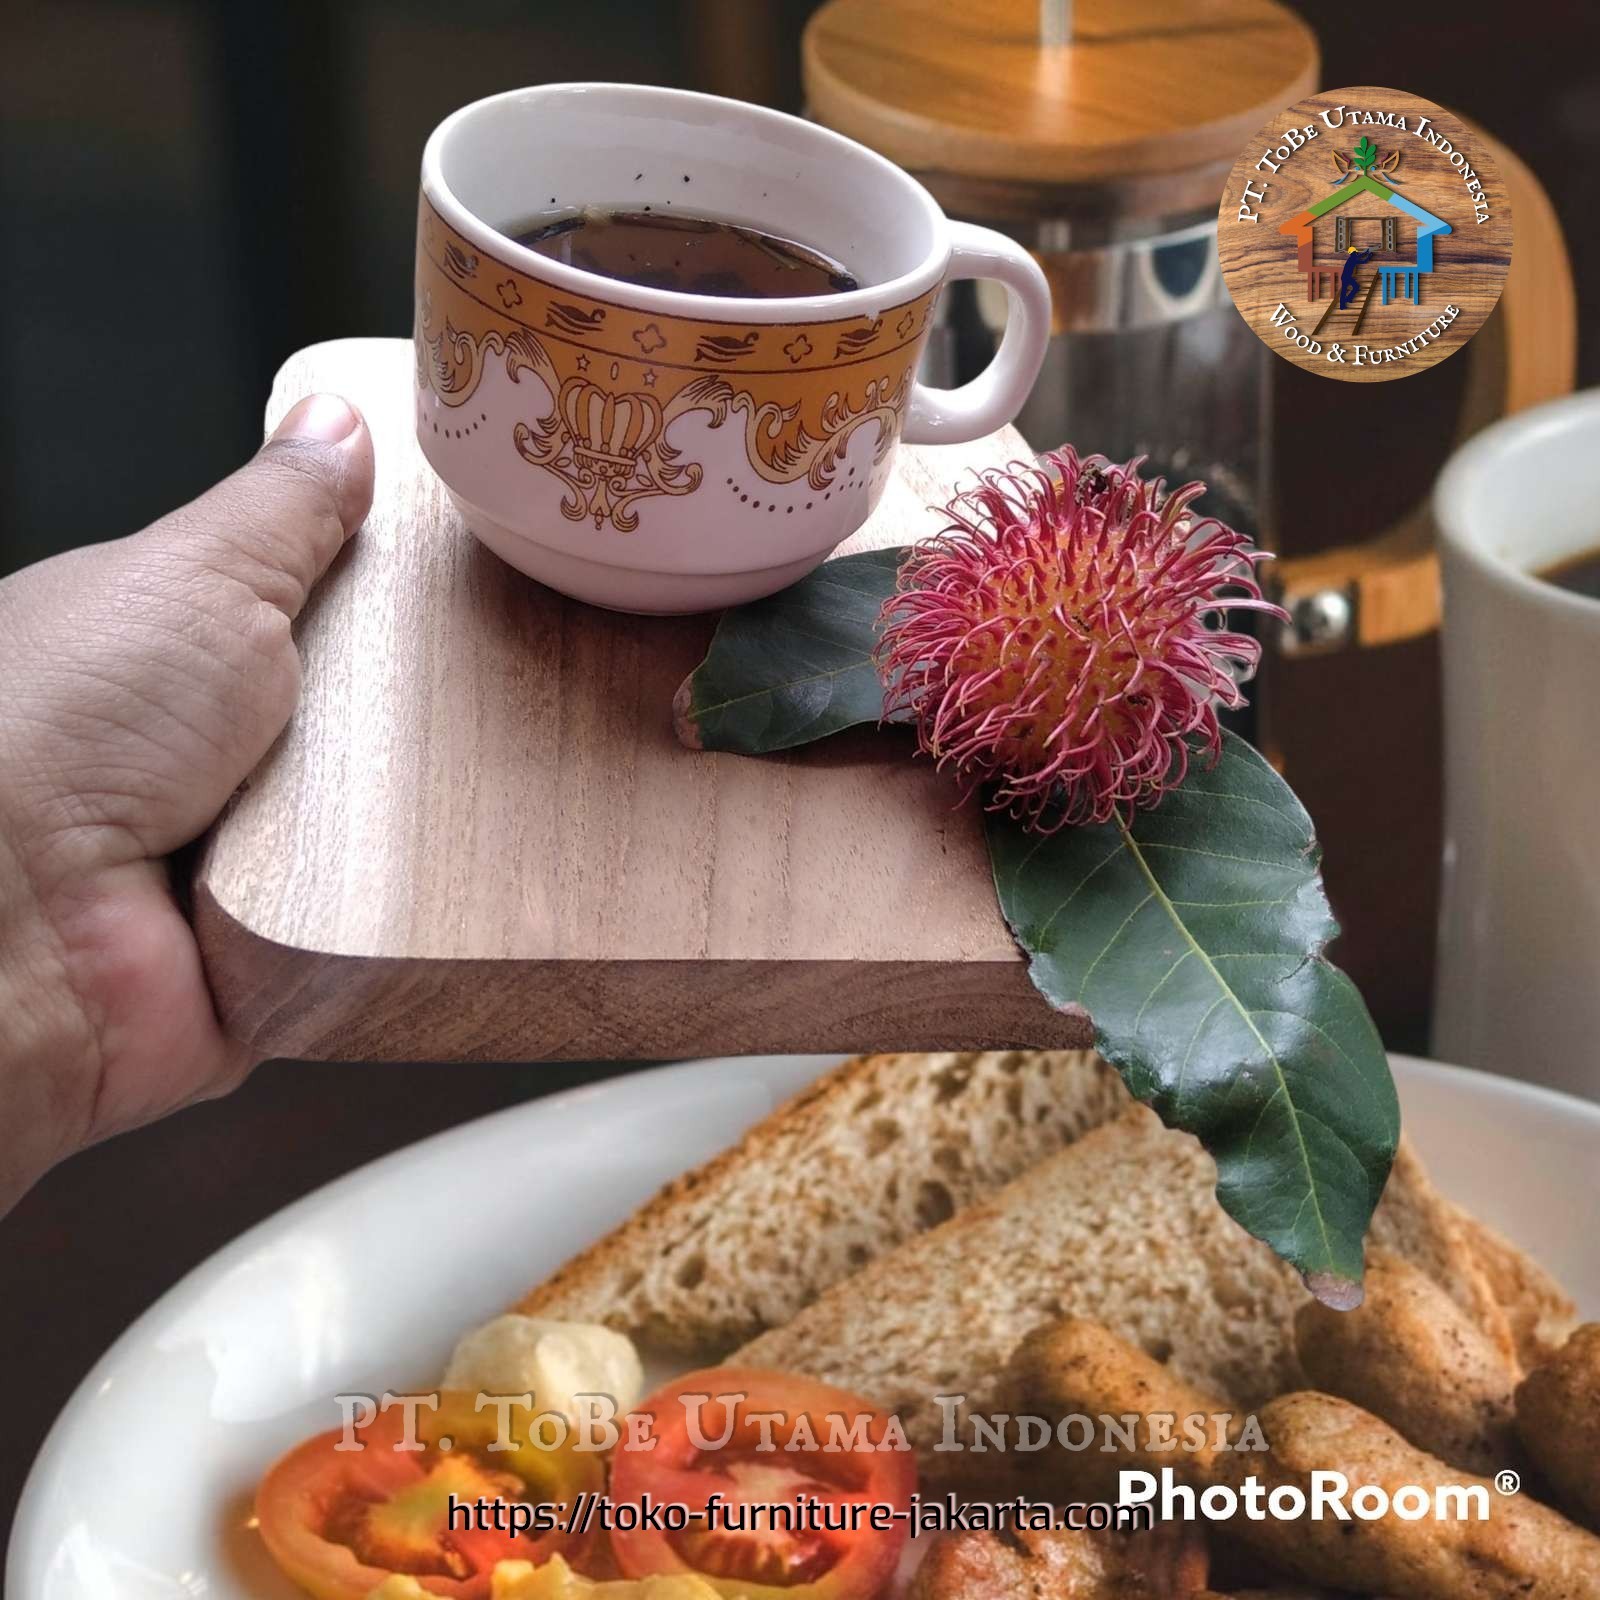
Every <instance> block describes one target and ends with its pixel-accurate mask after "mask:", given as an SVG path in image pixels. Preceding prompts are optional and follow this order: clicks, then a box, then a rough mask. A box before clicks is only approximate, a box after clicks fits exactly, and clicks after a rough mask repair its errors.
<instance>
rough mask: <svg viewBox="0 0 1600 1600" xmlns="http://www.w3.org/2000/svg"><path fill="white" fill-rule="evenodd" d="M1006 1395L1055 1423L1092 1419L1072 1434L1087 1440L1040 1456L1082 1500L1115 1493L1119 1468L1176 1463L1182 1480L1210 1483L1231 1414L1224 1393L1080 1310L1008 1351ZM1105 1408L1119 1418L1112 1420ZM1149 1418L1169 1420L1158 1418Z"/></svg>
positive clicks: (1022, 1409)
mask: <svg viewBox="0 0 1600 1600" xmlns="http://www.w3.org/2000/svg"><path fill="white" fill-rule="evenodd" d="M1009 1394H1010V1397H1011V1403H1012V1406H1013V1408H1014V1410H1015V1411H1016V1412H1017V1413H1018V1414H1021V1415H1026V1416H1037V1417H1044V1418H1045V1419H1046V1420H1047V1421H1049V1422H1050V1423H1051V1424H1052V1425H1054V1424H1055V1423H1057V1422H1058V1421H1059V1420H1060V1419H1061V1418H1063V1417H1083V1418H1086V1419H1089V1421H1088V1423H1087V1424H1086V1425H1085V1426H1084V1428H1083V1429H1082V1430H1078V1431H1074V1432H1073V1433H1072V1435H1071V1439H1070V1444H1071V1446H1074V1447H1075V1446H1076V1445H1077V1443H1078V1441H1079V1439H1080V1438H1082V1439H1084V1440H1086V1445H1085V1448H1082V1449H1078V1448H1073V1447H1066V1446H1062V1445H1060V1444H1059V1443H1058V1444H1057V1445H1056V1446H1054V1447H1052V1449H1051V1451H1050V1452H1049V1456H1048V1459H1047V1460H1046V1459H1044V1458H1041V1459H1040V1461H1039V1470H1040V1471H1041V1472H1048V1473H1049V1475H1050V1478H1051V1481H1052V1486H1053V1487H1054V1488H1056V1489H1058V1490H1061V1491H1065V1492H1069V1493H1071V1494H1074V1495H1077V1496H1078V1497H1080V1498H1082V1499H1085V1500H1096V1499H1103V1500H1115V1499H1116V1498H1117V1483H1118V1477H1117V1475H1118V1474H1119V1473H1120V1472H1123V1471H1131V1470H1143V1471H1147V1472H1149V1471H1156V1472H1159V1471H1160V1469H1161V1468H1162V1467H1171V1468H1172V1469H1173V1472H1174V1473H1175V1474H1176V1476H1177V1477H1178V1479H1179V1480H1180V1481H1182V1482H1185V1483H1208V1482H1210V1480H1211V1471H1212V1466H1213V1463H1214V1461H1215V1458H1216V1443H1217V1439H1218V1437H1219V1436H1222V1437H1225V1436H1226V1430H1227V1427H1228V1422H1229V1420H1230V1418H1231V1408H1230V1407H1229V1406H1228V1404H1227V1402H1226V1401H1223V1400H1219V1399H1218V1398H1217V1397H1216V1396H1215V1395H1210V1394H1207V1393H1206V1392H1205V1391H1204V1390H1202V1389H1198V1388H1196V1387H1195V1386H1194V1385H1193V1384H1191V1383H1189V1382H1187V1381H1186V1380H1185V1379H1183V1378H1180V1377H1179V1376H1178V1375H1177V1373H1175V1372H1173V1371H1172V1370H1171V1368H1169V1367H1165V1366H1163V1365H1162V1364H1161V1363H1160V1362H1159V1361H1157V1360H1156V1359H1155V1358H1154V1357H1153V1356H1148V1355H1146V1354H1145V1353H1144V1351H1142V1350H1140V1349H1137V1348H1136V1347H1135V1346H1133V1345H1131V1344H1128V1343H1127V1342H1126V1341H1125V1340H1122V1339H1119V1338H1118V1337H1117V1336H1116V1335H1115V1334H1114V1333H1112V1332H1111V1331H1110V1330H1109V1329H1107V1328H1104V1327H1102V1326H1101V1325H1100V1324H1099V1323H1098V1322H1091V1321H1089V1320H1088V1319H1087V1318H1084V1317H1068V1318H1066V1319H1065V1320H1064V1321H1062V1322H1058V1323H1054V1324H1052V1325H1051V1326H1050V1327H1047V1328H1042V1329H1040V1330H1039V1331H1038V1332H1037V1333H1035V1334H1032V1335H1031V1336H1030V1337H1028V1338H1027V1339H1025V1340H1024V1341H1023V1342H1022V1344H1021V1345H1020V1346H1019V1347H1018V1349H1017V1352H1016V1354H1015V1355H1014V1356H1012V1358H1011V1368H1010V1382H1009ZM1106 1417H1110V1418H1114V1419H1117V1422H1116V1423H1114V1424H1113V1425H1112V1426H1110V1427H1109V1428H1108V1427H1107V1426H1106V1425H1105V1423H1104V1422H1103V1421H1102V1419H1103V1418H1106ZM1151 1417H1159V1418H1161V1419H1164V1420H1163V1422H1162V1423H1160V1424H1157V1425H1156V1426H1154V1427H1152V1425H1151V1423H1150V1421H1149V1419H1150V1418H1151ZM1129 1418H1133V1419H1137V1420H1136V1421H1133V1422H1129V1421H1127V1420H1126V1419H1129ZM1165 1419H1171V1421H1170V1424H1169V1423H1167V1422H1166V1421H1165ZM1190 1419H1198V1420H1193V1421H1191V1420H1190ZM1219 1419H1220V1420H1219ZM1186 1425H1187V1426H1186ZM1169 1441H1170V1442H1169Z"/></svg>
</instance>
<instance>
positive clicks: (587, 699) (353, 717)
mask: <svg viewBox="0 0 1600 1600" xmlns="http://www.w3.org/2000/svg"><path fill="white" fill-rule="evenodd" d="M411 361H412V357H411V349H410V346H409V344H407V343H406V342H404V341H402V340H398V339H362V340H347V341H341V342H339V343H335V344H325V345H319V346H316V347H314V348H312V349H308V350H304V351H301V352H300V353H299V354H298V355H296V356H295V357H294V358H293V359H292V360H290V361H289V362H288V363H287V364H286V365H285V367H284V368H283V370H282V372H281V373H279V375H278V381H277V383H276V385H275V387H274V390H273V394H272V398H271V402H270V404H269V406H268V411H267V425H268V427H269V428H270V427H271V426H273V425H274V424H275V423H276V422H277V420H278V419H279V418H280V417H281V416H282V415H283V413H284V412H285V411H287V410H288V408H289V407H290V406H291V405H292V404H293V403H294V402H295V401H296V400H297V399H299V398H300V397H301V396H302V395H305V394H308V393H311V392H313V391H315V390H322V389H331V390H336V391H338V392H339V393H342V394H344V395H346V396H348V397H349V398H350V399H351V400H353V401H354V402H355V403H356V404H358V405H359V406H360V407H361V408H362V410H363V411H364V412H365V414H366V416H367V419H368V421H369V422H370V424H371V426H372V431H373V434H374V437H375V441H376V445H377V458H378V485H377V495H376V498H375V500H374V503H373V508H372V514H371V516H370V517H369V518H368V520H367V523H366V525H365V527H364V528H363V529H362V530H361V531H360V533H358V534H357V535H356V537H355V538H354V539H352V540H351V542H350V544H349V546H348V547H347V549H346V550H345V551H344V553H343V554H342V555H341V557H340V558H339V560H338V562H337V563H336V564H335V566H334V568H333V570H332V571H331V572H330V573H329V575H328V577H327V578H326V579H325V580H324V582H323V583H322V584H321V586H320V587H319V588H318V590H317V592H316V594H315V596H314V598H313V599H312V601H311V604H310V605H309V606H308V607H307V609H306V611H305V613H304V614H303V616H302V618H301V621H300V623H299V625H298V637H299V643H300V649H301V654H302V657H303V660H304V664H305V688H304V693H303V696H302V699H301V702H300V706H299V709H298V711H297V712H296V714H295V716H294V719H293V721H292V722H291V723H290V725H289V728H288V730H287V731H286V732H285V734H284V735H283V737H282V739H280V740H279V742H278V743H277V745H276V746H274V748H273V750H272V751H271V752H270V754H269V755H268V757H267V759H266V761H265V762H263V764H262V765H261V767H260V768H259V769H258V770H257V771H256V773H255V774H254V775H253V776H252V778H251V779H250V781H249V782H248V783H247V784H246V786H245V787H244V788H243V789H242V790H241V792H240V793H239V795H238V796H237V798H236V800H235V801H234V803H233V805H232V807H231V808H230V810H229V811H228V813H227V814H226V816H225V817H224V818H223V819H222V820H221V822H220V823H219V824H218V826H217V827H216V829H215V830H214V832H213V834H212V835H211V837H210V838H209V839H208V841H207V842H206V845H205V848H204V850H203V852H202V854H201V858H200V864H199V867H198V874H197V880H196V893H195V919H196V924H197V928H198V932H199V936H200V940H201V945H202V948H203V951H204V954H205V959H206V964H207V970H208V972H209V975H210V979H211V983H212V986H213V989H214V992H215V995H216V1000H217V1005H218V1008H219V1011H220V1014H221V1016H222V1018H223V1021H224V1024H225V1026H226V1027H227V1028H228V1030H229V1031H230V1032H231V1033H233V1034H234V1035H235V1036H237V1037H239V1038H241V1039H243V1040H246V1041H248V1042H249V1043H250V1044H251V1045H253V1046H254V1047H255V1048H256V1049H257V1050H258V1051H259V1052H261V1053H262V1054H264V1055H284V1056H300V1057H308V1058H316V1059H344V1060H355V1059H361V1060H456V1059H460V1060H468V1059H471V1060H481V1059H504V1060H555V1059H580V1060H597V1059H603V1058H616V1059H633V1060H641V1059H652V1058H663V1057H672V1056H686V1055H706V1054H716V1055H723V1054H733V1053H771V1052H784V1051H854V1050H888V1049H915V1050H932V1049H965V1048H977V1047H984V1046H1014V1045H1041V1046H1044V1045H1084V1044H1087V1043H1088V1042H1089V1032H1088V1025H1087V1022H1086V1020H1085V1019H1084V1018H1082V1017H1081V1016H1072V1015H1062V1014H1059V1013H1057V1012H1055V1011H1053V1010H1052V1009H1051V1008H1050V1007H1049V1006H1048V1005H1046V1004H1045V1002H1044V1001H1043V1000H1042V999H1041V998H1040V997H1039V995H1038V994H1037V992H1036V991H1035V990H1034V989H1033V988H1032V986H1031V985H1030V984H1029V982H1028V978H1027V974H1026V970H1025V967H1024V964H1023V961H1022V958H1021V956H1020V955H1019V954H1018V952H1017V949H1016V947H1015V945H1014V944H1013V943H1012V940H1011V938H1010V935H1009V934H1008V932H1007V930H1006V927H1005V925H1004V923H1003V921H1002V920H1001V917H1000V913H999V910H998V908H997V906H996V902H995V894H994V887H993V883H992V881H991V878H990V874H989V867H988V861H987V857H986V855H985V852H984V849H983V842H982V836H981V827H980V823H979V818H978V816H977V815H976V813H975V812H974V811H973V810H971V809H970V808H967V809H956V808H955V798H956V797H955V792H954V790H953V788H952V787H951V785H950V784H949V783H948V782H947V781H946V780H945V779H943V778H941V777H939V776H938V775H937V774H935V773H934V772H933V771H932V770H931V768H930V765H929V764H928V763H927V762H925V761H913V760H912V759H911V754H912V751H911V743H910V739H909V735H908V734H907V733H906V732H905V731H903V730H893V731H884V732H880V731H878V730H874V729H863V730H859V731H858V732H855V733H850V734H844V735H840V736H838V737H836V738H833V739H831V740H828V741H825V742H823V743H821V744H818V745H815V746H812V747H810V748H808V749H806V750H804V751H801V752H798V753H795V754H793V755H788V756H770V757H763V758H758V759H750V758H742V757H736V756H724V755H706V754H695V753H692V752H690V751H688V750H685V749H683V748H682V747H680V745H679V744H678V742H677V740H676V739H675V737H674V735H673V731H672V697H673V694H674V691H675V690H676V689H677V688H678V685H679V684H680V683H681V682H682V680H683V678H684V676H685V675H686V674H687V673H688V672H689V671H690V670H691V669H692V668H693V667H694V666H695V664H696V663H697V662H698V660H699V659H700V657H701V655H702V654H703V652H704V649H705V646H706V643H707V641H708V640H709V638H710V635H711V631H712V628H713V626H714V622H715V619H714V618H711V617H691V618H666V619H649V618H639V617H629V616H618V615H614V614H611V613H609V612H604V611H598V610H593V609H591V608H589V607H586V606H582V605H579V604H577V603H575V602H572V601H568V600H564V599H562V598H561V597H560V596H559V595H556V594H554V593H552V592H551V591H549V590H547V589H544V588H541V587H540V586H538V585H537V584H535V583H532V582H531V581H529V580H528V579H526V578H524V577H522V576H521V575H520V574H518V573H516V572H514V571H512V570H511V569H510V568H509V567H507V566H505V565H503V564H502V563H501V562H500V561H499V560H497V559H496V558H495V557H494V556H492V555H490V554H489V553H488V552H487V551H486V550H484V549H482V548H481V547H480V546H479V545H478V543H477V541H476V540H474V539H473V538H472V537H471V536H470V535H469V534H468V532H467V531H466V529H465V527H464V526H463V525H462V522H461V520H460V518H459V516H458V515H457V513H456V512H455V510H454V508H453V507H452V506H451V504H450V502H449V500H448V499H447V498H446V496H445V495H444V492H443V490H442V489H441V487H440V485H439V483H438V482H437V480H436V479H435V478H434V476H433V474H432V472H431V471H430V470H429V468H428V467H427V465H426V464H425V463H424V461H423V459H422V457H421V455H420V453H419V452H418V450H417V448H416V446H415V443H414V441H413V438H412V398H411ZM1023 453H1025V446H1024V445H1023V442H1022V439H1021V437H1020V436H1019V435H1018V434H1016V433H1015V432H1013V431H1011V430H1006V431H1004V432H1002V433H998V434H995V435H993V436H992V437H991V438H988V439H985V440H983V441H981V442H980V443H977V444H974V445H968V446H960V447H956V446H942V447H930V448H904V449H902V450H901V452H900V455H899V458H898V459H899V466H898V470H897V474H896V477H895V479H894V481H893V482H892V483H891V484H890V487H889V489H888V490H887V492H886V493H885V495H884V499H883V503H882V505H881V506H880V508H879V510H878V512H877V514H876V515H875V516H874V518H873V519H872V521H871V522H870V523H869V524H868V525H867V526H866V527H865V528H863V529H862V530H861V532H860V533H859V534H858V535H857V536H856V538H855V539H854V540H853V541H852V542H851V544H850V545H849V546H847V547H846V548H847V549H865V548H869V547H876V546H882V545H887V544H895V543H903V542H906V541H909V540H910V539H912V538H915V537H918V536H920V535H922V534H925V533H927V532H929V531H931V530H932V529H933V528H934V527H935V526H936V523H935V521H934V519H933V517H932V516H931V515H930V514H929V512H928V510H927V507H928V506H929V505H930V504H932V503H937V502H941V501H943V500H945V499H947V498H948V496H949V493H950V491H951V488H952V486H953V485H954V483H955V480H956V479H957V477H958V476H960V475H961V474H963V473H964V472H965V471H966V470H967V469H969V468H973V467H982V466H986V465H990V464H992V463H998V462H1003V461H1006V460H1009V459H1012V458H1014V457H1016V456H1018V455H1021V454H1023Z"/></svg>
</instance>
